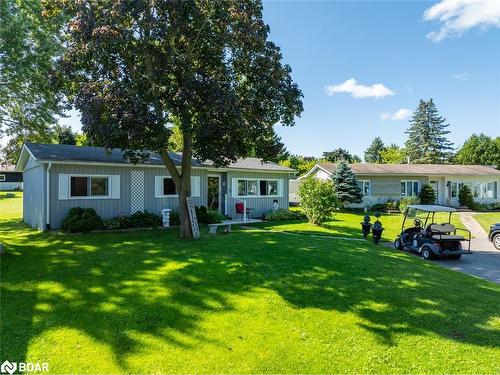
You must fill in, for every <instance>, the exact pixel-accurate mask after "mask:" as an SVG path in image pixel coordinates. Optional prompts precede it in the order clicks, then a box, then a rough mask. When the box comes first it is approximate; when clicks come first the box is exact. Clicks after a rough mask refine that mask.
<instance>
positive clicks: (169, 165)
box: [160, 148, 181, 186]
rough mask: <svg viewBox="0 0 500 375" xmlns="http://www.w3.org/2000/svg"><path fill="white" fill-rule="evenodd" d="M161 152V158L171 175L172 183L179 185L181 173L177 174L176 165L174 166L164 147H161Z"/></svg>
mask: <svg viewBox="0 0 500 375" xmlns="http://www.w3.org/2000/svg"><path fill="white" fill-rule="evenodd" d="M160 154H161V159H162V160H163V164H165V167H166V168H167V170H168V172H169V173H170V175H171V176H172V179H173V180H174V183H175V184H176V185H177V186H180V181H181V175H180V174H179V171H178V170H177V167H176V166H175V163H174V161H173V160H172V158H171V157H170V155H169V154H168V150H167V149H166V148H162V149H161V150H160Z"/></svg>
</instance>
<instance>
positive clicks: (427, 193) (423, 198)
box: [418, 184, 436, 204]
mask: <svg viewBox="0 0 500 375" xmlns="http://www.w3.org/2000/svg"><path fill="white" fill-rule="evenodd" d="M418 198H419V199H420V203H421V204H433V203H435V202H436V193H435V192H434V189H433V188H432V186H431V185H429V184H425V185H423V186H422V189H421V190H420V194H419V195H418Z"/></svg>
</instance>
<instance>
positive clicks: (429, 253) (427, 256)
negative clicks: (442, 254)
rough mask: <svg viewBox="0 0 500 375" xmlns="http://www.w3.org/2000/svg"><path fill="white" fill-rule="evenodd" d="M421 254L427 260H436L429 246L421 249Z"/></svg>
mask: <svg viewBox="0 0 500 375" xmlns="http://www.w3.org/2000/svg"><path fill="white" fill-rule="evenodd" d="M420 254H421V255H422V258H424V259H425V260H431V259H433V258H434V253H433V252H432V250H431V248H430V247H429V246H425V245H424V246H422V249H420Z"/></svg>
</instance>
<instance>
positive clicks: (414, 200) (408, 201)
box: [399, 197, 420, 212]
mask: <svg viewBox="0 0 500 375" xmlns="http://www.w3.org/2000/svg"><path fill="white" fill-rule="evenodd" d="M419 203H420V199H418V197H404V198H401V200H400V201H399V210H400V211H401V212H403V211H404V210H405V209H406V207H408V206H409V205H412V204H419Z"/></svg>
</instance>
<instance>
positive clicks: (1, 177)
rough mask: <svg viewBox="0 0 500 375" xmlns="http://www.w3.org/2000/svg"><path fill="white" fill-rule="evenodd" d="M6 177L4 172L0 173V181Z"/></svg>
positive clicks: (3, 180)
mask: <svg viewBox="0 0 500 375" xmlns="http://www.w3.org/2000/svg"><path fill="white" fill-rule="evenodd" d="M6 179H7V177H6V176H5V175H4V174H0V182H5V180H6Z"/></svg>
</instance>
